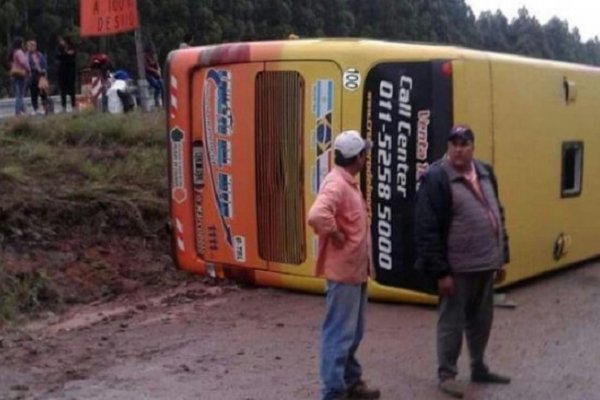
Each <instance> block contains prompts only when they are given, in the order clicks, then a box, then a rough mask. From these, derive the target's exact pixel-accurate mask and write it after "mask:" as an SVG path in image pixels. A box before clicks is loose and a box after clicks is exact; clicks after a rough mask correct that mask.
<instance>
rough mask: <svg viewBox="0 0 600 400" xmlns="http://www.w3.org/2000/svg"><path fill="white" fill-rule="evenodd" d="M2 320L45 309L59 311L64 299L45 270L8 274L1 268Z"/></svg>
mask: <svg viewBox="0 0 600 400" xmlns="http://www.w3.org/2000/svg"><path fill="white" fill-rule="evenodd" d="M0 293H2V296H0V320H1V321H8V320H11V319H14V318H15V316H17V315H19V314H23V313H26V314H34V313H36V312H39V311H41V310H43V309H58V308H59V307H60V306H61V305H62V304H63V301H62V298H61V296H60V294H59V292H58V291H57V289H56V288H55V287H54V284H53V283H52V281H51V280H50V279H49V278H48V276H47V275H46V272H45V271H43V270H33V271H21V272H15V273H8V272H6V271H4V270H3V269H2V268H0Z"/></svg>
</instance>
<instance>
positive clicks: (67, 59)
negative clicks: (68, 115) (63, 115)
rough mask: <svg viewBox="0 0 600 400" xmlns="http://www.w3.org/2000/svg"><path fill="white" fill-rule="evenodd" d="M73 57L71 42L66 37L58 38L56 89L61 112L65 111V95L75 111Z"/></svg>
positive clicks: (73, 49)
mask: <svg viewBox="0 0 600 400" xmlns="http://www.w3.org/2000/svg"><path fill="white" fill-rule="evenodd" d="M75 57H76V51H75V46H74V45H73V42H72V41H71V39H69V38H68V37H61V36H59V37H58V53H57V55H56V59H57V60H58V88H59V90H60V103H61V105H62V109H63V112H64V111H66V110H67V95H69V96H70V97H71V108H72V110H76V107H77V106H76V100H75V69H76V67H75Z"/></svg>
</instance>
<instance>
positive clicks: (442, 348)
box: [437, 271, 494, 380]
mask: <svg viewBox="0 0 600 400" xmlns="http://www.w3.org/2000/svg"><path fill="white" fill-rule="evenodd" d="M493 297H494V271H482V272H472V273H464V274H457V275H455V276H454V293H453V294H452V295H451V296H440V300H439V306H438V311H439V317H438V324H437V355H438V377H439V379H440V380H445V379H448V378H454V377H455V376H456V375H457V373H458V370H457V368H456V361H457V360H458V356H459V355H460V349H461V346H462V337H463V332H464V333H465V335H466V338H467V347H468V348H469V354H470V356H471V372H472V373H481V372H485V371H487V366H486V365H485V362H484V359H483V358H484V353H485V348H486V346H487V343H488V339H489V337H490V331H491V329H492V320H493V318H494V304H493V303H494V302H493Z"/></svg>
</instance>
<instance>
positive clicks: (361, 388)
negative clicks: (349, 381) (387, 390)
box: [347, 380, 381, 400]
mask: <svg viewBox="0 0 600 400" xmlns="http://www.w3.org/2000/svg"><path fill="white" fill-rule="evenodd" d="M347 393H348V398H349V399H363V400H370V399H378V398H379V397H381V391H380V390H379V389H373V388H370V387H368V386H367V383H366V382H365V381H363V380H360V381H358V382H357V383H355V384H354V385H352V386H350V388H348V392H347Z"/></svg>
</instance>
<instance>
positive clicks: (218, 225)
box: [191, 63, 267, 269]
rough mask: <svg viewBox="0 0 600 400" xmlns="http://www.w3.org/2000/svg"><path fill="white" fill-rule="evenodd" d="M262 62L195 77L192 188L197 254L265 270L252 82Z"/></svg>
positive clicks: (203, 71) (219, 68)
mask: <svg viewBox="0 0 600 400" xmlns="http://www.w3.org/2000/svg"><path fill="white" fill-rule="evenodd" d="M263 70H264V63H242V64H231V65H223V66H221V65H217V66H211V67H206V68H202V69H199V70H197V71H195V73H194V77H193V80H192V85H193V97H192V99H191V100H192V130H193V143H192V146H193V149H192V151H193V154H192V157H193V165H192V168H193V186H194V201H195V204H194V207H195V234H196V250H197V253H198V256H199V257H201V258H203V259H204V260H205V261H207V262H213V263H218V264H228V265H234V266H240V267H249V268H255V269H266V268H267V263H266V262H265V261H264V260H262V258H261V257H260V256H259V254H258V243H257V237H256V232H257V229H258V228H257V225H256V222H257V221H256V208H257V204H256V172H255V163H256V154H255V151H254V147H255V144H254V143H255V129H254V126H255V115H254V108H255V106H254V104H255V97H254V82H255V81H256V79H257V76H258V75H259V74H260V73H261V72H262V71H263Z"/></svg>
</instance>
